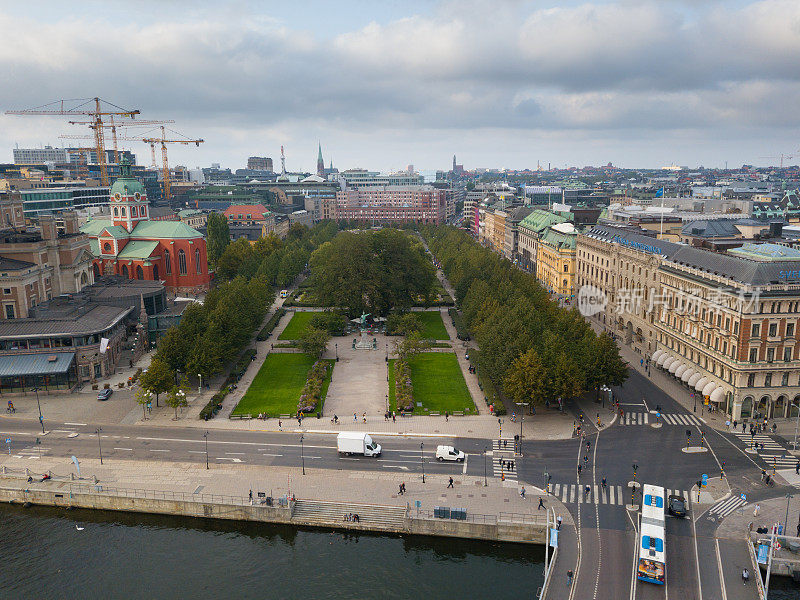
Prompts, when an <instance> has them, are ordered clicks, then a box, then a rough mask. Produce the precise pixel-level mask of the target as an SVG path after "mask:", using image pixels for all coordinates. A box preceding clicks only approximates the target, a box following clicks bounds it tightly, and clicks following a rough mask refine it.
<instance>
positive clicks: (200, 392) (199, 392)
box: [197, 373, 203, 396]
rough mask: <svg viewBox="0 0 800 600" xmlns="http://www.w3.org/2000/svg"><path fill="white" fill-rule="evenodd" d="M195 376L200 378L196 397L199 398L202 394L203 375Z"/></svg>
mask: <svg viewBox="0 0 800 600" xmlns="http://www.w3.org/2000/svg"><path fill="white" fill-rule="evenodd" d="M197 376H198V377H199V378H200V385H199V386H197V395H198V396H199V395H200V394H202V393H203V374H202V373H198V374H197Z"/></svg>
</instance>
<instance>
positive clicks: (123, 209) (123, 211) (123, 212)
mask: <svg viewBox="0 0 800 600" xmlns="http://www.w3.org/2000/svg"><path fill="white" fill-rule="evenodd" d="M122 216H123V217H124V216H125V207H124V206H123V207H122Z"/></svg>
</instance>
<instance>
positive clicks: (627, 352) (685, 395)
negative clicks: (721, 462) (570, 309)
mask: <svg viewBox="0 0 800 600" xmlns="http://www.w3.org/2000/svg"><path fill="white" fill-rule="evenodd" d="M587 322H588V323H589V324H590V325H591V326H592V328H593V329H594V330H595V332H597V333H603V332H604V331H605V327H604V326H603V325H602V324H601V323H598V322H597V320H596V319H591V318H590V319H587ZM617 346H618V347H619V354H620V356H621V357H622V359H623V360H625V361H627V363H628V366H629V367H630V368H631V369H634V370H636V371H638V372H639V373H640V374H641V375H642V376H643V377H647V378H649V379H650V381H652V382H653V383H654V384H655V385H656V386H658V387H659V388H661V390H662V391H663V392H664V393H666V394H667V395H669V396H670V397H671V398H672V399H673V400H675V401H676V402H678V403H679V404H680V405H681V406H683V407H684V408H685V409H686V410H687V411H689V412H690V413H692V414H694V415H696V416H697V417H699V418H701V419H702V420H703V421H704V422H705V423H706V425H708V426H709V427H713V428H714V429H718V430H720V431H729V428H728V426H727V425H725V422H726V421H727V420H728V417H727V415H725V413H722V412H713V413H711V412H708V407H707V406H704V405H703V404H702V403H701V402H700V401H699V400H698V402H697V412H694V402H693V401H692V399H691V398H690V396H689V394H691V393H692V391H693V390H691V389H689V387H688V386H686V385H683V384H682V383H678V380H677V379H675V377H673V376H672V375H670V374H668V373H665V372H664V371H663V370H661V369H659V368H658V367H656V366H655V365H653V364H651V366H650V374H649V375H648V374H647V370H646V369H645V368H644V367H643V366H641V365H640V364H639V361H640V360H642V359H643V358H646V356H645V354H643V353H640V351H639V350H638V349H636V350H634V349H633V348H630V347H628V346H627V345H625V344H623V343H618V344H617Z"/></svg>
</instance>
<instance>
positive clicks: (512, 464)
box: [508, 460, 514, 471]
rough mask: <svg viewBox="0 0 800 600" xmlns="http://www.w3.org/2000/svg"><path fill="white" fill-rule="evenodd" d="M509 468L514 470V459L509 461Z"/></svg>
mask: <svg viewBox="0 0 800 600" xmlns="http://www.w3.org/2000/svg"><path fill="white" fill-rule="evenodd" d="M508 470H509V471H513V470H514V461H513V460H510V461H508Z"/></svg>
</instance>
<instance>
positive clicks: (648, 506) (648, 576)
mask: <svg viewBox="0 0 800 600" xmlns="http://www.w3.org/2000/svg"><path fill="white" fill-rule="evenodd" d="M664 507H665V502H664V488H662V487H658V486H655V485H643V486H642V520H641V524H640V527H639V567H638V573H637V577H638V578H639V579H640V580H641V581H648V582H650V583H656V584H659V585H664V584H665V583H666V581H667V548H666V540H665V538H666V522H665V512H664Z"/></svg>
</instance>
